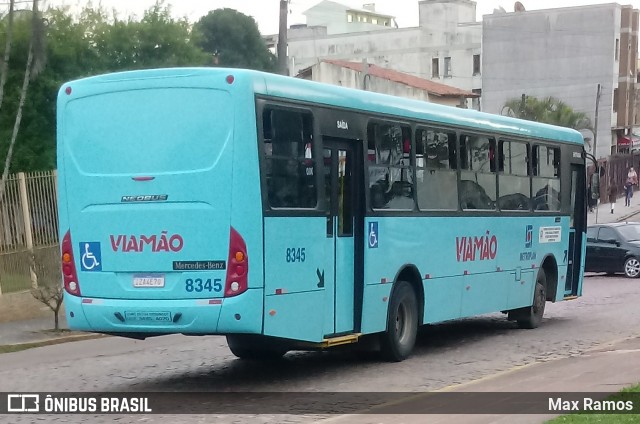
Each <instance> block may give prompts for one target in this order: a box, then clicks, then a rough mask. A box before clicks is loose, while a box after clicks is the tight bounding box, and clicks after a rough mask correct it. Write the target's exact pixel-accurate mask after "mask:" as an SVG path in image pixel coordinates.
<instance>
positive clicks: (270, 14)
mask: <svg viewBox="0 0 640 424" xmlns="http://www.w3.org/2000/svg"><path fill="white" fill-rule="evenodd" d="M320 1H321V0H290V4H289V10H290V14H289V17H288V23H289V25H291V24H299V23H305V17H304V15H303V14H302V13H303V12H304V11H305V10H307V9H308V8H310V7H312V6H314V5H316V4H318V3H320ZM333 1H337V2H339V3H343V4H346V5H348V6H351V7H357V8H361V7H362V5H363V4H365V3H375V5H376V11H377V12H380V13H384V14H387V15H392V16H395V17H396V22H397V23H398V25H399V26H400V27H401V28H404V27H415V26H417V25H418V0H360V1H358V0H333ZM520 2H521V3H522V4H523V5H524V7H525V9H526V10H539V9H551V8H558V7H571V6H583V5H589V4H601V3H615V2H616V1H615V0H520ZM87 3H89V2H88V1H87V0H44V4H45V5H46V4H48V5H52V6H58V5H67V6H71V7H72V8H74V9H77V8H79V7H81V6H82V5H85V4H87ZM154 3H155V1H154V0H93V4H94V5H97V4H102V6H103V7H104V8H106V9H107V10H116V11H117V12H118V16H120V17H124V16H129V15H135V16H137V17H138V18H139V17H141V16H142V15H143V13H144V11H145V10H146V9H148V8H149V7H150V6H152V5H153V4H154ZM514 3H515V0H477V1H476V10H477V18H476V19H477V20H478V21H480V20H482V15H486V14H490V13H492V12H493V10H494V9H496V8H498V7H500V6H502V7H503V8H504V9H505V10H506V11H507V12H513V5H514ZM618 3H620V4H631V5H632V6H633V7H634V8H639V7H640V0H629V1H618ZM165 4H167V5H170V6H171V10H172V13H173V15H174V16H175V17H187V18H188V19H189V21H191V22H195V21H197V20H198V19H199V18H200V17H202V16H204V15H206V14H207V12H209V11H210V10H215V9H218V8H224V7H228V8H232V9H235V10H238V11H239V12H242V13H244V14H246V15H250V16H253V18H254V19H255V20H256V21H257V22H258V27H259V29H260V32H261V33H262V34H263V35H266V34H276V33H277V32H278V19H279V13H280V11H279V9H280V0H165Z"/></svg>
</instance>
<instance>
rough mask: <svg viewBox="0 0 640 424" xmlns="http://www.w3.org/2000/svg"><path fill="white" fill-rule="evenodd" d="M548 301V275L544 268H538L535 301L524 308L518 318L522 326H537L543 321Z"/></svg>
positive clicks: (534, 292) (528, 327)
mask: <svg viewBox="0 0 640 424" xmlns="http://www.w3.org/2000/svg"><path fill="white" fill-rule="evenodd" d="M546 303H547V275H546V274H545V272H544V269H542V268H540V269H539V270H538V276H537V277H536V286H535V288H534V290H533V303H532V305H531V306H530V307H528V308H524V310H522V312H521V313H520V314H519V315H518V317H517V318H516V319H517V321H518V326H519V327H520V328H527V329H532V328H537V327H539V326H540V324H541V323H542V316H543V315H544V307H545V304H546Z"/></svg>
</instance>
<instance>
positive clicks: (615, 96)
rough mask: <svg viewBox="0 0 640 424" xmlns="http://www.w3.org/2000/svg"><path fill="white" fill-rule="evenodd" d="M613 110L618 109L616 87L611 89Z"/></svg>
mask: <svg viewBox="0 0 640 424" xmlns="http://www.w3.org/2000/svg"><path fill="white" fill-rule="evenodd" d="M613 111H614V112H617V111H618V89H617V88H614V89H613Z"/></svg>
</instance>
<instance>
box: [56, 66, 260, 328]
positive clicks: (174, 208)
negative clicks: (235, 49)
mask: <svg viewBox="0 0 640 424" xmlns="http://www.w3.org/2000/svg"><path fill="white" fill-rule="evenodd" d="M230 72H231V71H228V70H222V69H166V70H152V71H134V72H125V73H118V74H110V75H103V76H98V77H93V78H87V79H83V80H78V81H73V82H69V83H67V84H65V85H63V86H62V87H61V89H60V92H59V95H58V129H57V131H58V147H57V149H58V150H57V154H58V178H59V180H58V185H59V186H58V188H59V209H60V210H59V214H60V242H61V251H62V270H63V280H64V288H65V309H66V315H67V322H68V324H69V327H70V328H71V329H74V330H84V331H94V332H103V333H111V334H121V335H125V336H130V337H140V338H143V337H146V336H149V335H155V334H168V333H185V334H224V333H259V332H260V331H261V328H262V310H263V306H262V305H263V292H262V269H261V268H262V267H261V266H260V265H259V264H260V263H261V257H262V228H261V225H262V220H261V209H260V208H261V206H260V205H261V201H260V188H259V187H260V183H259V166H258V154H257V151H256V149H257V147H256V124H255V102H254V97H253V94H252V92H253V91H252V87H253V85H252V84H253V83H252V75H251V74H249V73H242V72H240V71H238V72H236V73H235V74H231V73H230ZM233 72H235V71H233Z"/></svg>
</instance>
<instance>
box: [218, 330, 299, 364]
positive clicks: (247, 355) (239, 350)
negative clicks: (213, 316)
mask: <svg viewBox="0 0 640 424" xmlns="http://www.w3.org/2000/svg"><path fill="white" fill-rule="evenodd" d="M227 345H229V350H230V351H231V353H233V354H234V355H235V356H237V357H238V358H240V359H250V360H257V361H269V360H274V359H280V358H282V356H283V355H284V354H285V353H287V349H285V348H282V347H278V346H275V345H273V343H268V342H266V341H264V340H260V337H251V336H248V335H229V336H227Z"/></svg>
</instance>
